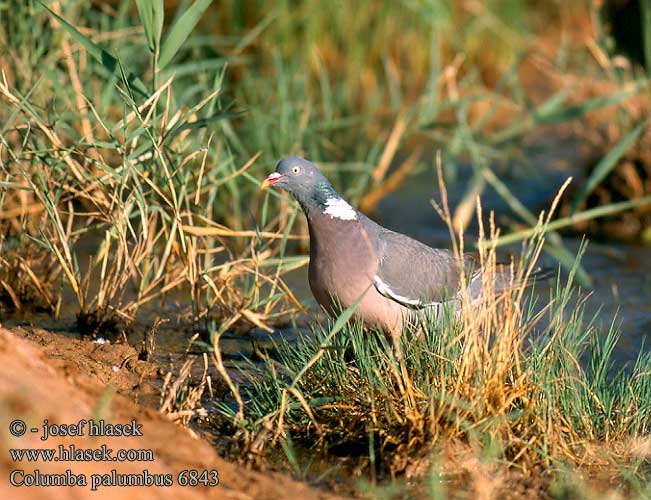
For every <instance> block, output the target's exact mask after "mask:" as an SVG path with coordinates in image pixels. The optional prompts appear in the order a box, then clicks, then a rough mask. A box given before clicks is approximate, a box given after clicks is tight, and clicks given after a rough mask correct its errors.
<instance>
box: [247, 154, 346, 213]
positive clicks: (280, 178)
mask: <svg viewBox="0 0 651 500" xmlns="http://www.w3.org/2000/svg"><path fill="white" fill-rule="evenodd" d="M271 186H278V187H279V188H282V189H284V190H285V191H287V192H288V193H290V194H291V195H292V196H294V198H296V200H298V202H299V203H300V205H301V207H302V208H303V211H304V212H305V213H306V214H307V215H308V216H309V215H310V214H311V213H313V211H314V210H320V211H321V212H322V213H324V214H327V215H329V216H330V217H332V218H335V217H336V218H339V219H343V220H353V219H356V218H357V213H356V211H355V209H354V208H353V207H351V206H350V205H349V204H348V203H347V202H346V201H345V200H344V199H343V198H342V197H341V196H339V194H338V193H337V191H335V189H334V188H333V187H332V184H330V182H329V181H328V179H327V178H326V177H325V175H323V174H322V173H321V172H320V171H319V169H318V168H317V167H316V165H314V164H313V163H311V162H309V161H307V160H305V159H303V158H298V157H288V158H283V159H282V160H280V161H279V162H278V165H276V171H275V172H273V173H272V174H269V175H268V176H267V178H266V179H265V180H263V181H262V184H260V189H267V188H269V187H271Z"/></svg>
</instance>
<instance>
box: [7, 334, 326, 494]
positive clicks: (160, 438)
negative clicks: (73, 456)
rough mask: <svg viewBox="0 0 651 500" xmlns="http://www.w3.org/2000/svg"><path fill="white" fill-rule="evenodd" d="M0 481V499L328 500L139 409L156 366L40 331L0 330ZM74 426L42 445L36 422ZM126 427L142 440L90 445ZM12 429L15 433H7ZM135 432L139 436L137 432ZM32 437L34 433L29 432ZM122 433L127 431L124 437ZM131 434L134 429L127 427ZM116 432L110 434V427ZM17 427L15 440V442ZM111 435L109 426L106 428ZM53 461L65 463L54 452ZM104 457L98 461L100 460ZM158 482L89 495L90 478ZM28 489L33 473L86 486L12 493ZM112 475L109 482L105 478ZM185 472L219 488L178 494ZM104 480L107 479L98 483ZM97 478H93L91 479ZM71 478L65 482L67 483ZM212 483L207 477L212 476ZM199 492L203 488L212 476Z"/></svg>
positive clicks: (150, 390) (124, 350)
mask: <svg viewBox="0 0 651 500" xmlns="http://www.w3.org/2000/svg"><path fill="white" fill-rule="evenodd" d="M0 364H1V365H2V366H3V369H2V371H0V404H1V405H2V412H1V413H0V429H1V431H0V448H1V450H0V468H1V469H2V477H3V480H2V482H0V497H1V498H55V497H56V498H91V497H92V498H109V497H110V498H133V497H134V496H135V495H138V497H140V498H233V499H235V498H237V499H245V498H269V499H272V498H285V497H288V498H315V499H316V498H322V499H326V498H335V497H334V496H333V495H330V494H328V493H326V492H323V491H321V490H317V489H314V488H311V487H309V486H307V485H304V484H301V483H298V482H296V481H294V480H292V479H290V478H288V477H286V476H284V475H282V474H278V473H275V472H267V473H264V474H262V473H258V472H254V471H251V470H247V469H246V468H245V467H243V466H239V465H236V464H233V463H229V462H227V461H226V460H224V459H222V458H220V457H219V456H217V454H216V452H215V451H214V449H213V448H212V447H211V446H210V445H209V444H207V443H206V442H204V441H203V440H201V439H197V438H196V437H195V436H193V435H192V434H191V433H190V431H188V430H186V429H184V428H182V427H180V426H178V425H176V424H174V423H172V422H171V421H169V420H168V419H167V418H166V417H165V416H163V415H161V414H160V413H159V412H158V411H156V410H154V409H151V408H147V407H144V406H142V405H137V404H135V403H134V402H133V401H134V400H138V399H139V400H140V401H143V400H149V401H150V402H151V401H154V400H155V395H156V389H155V388H154V387H153V386H152V381H153V379H154V378H155V376H156V373H157V367H156V366H155V365H153V364H151V363H147V362H143V361H139V360H138V359H137V352H136V351H135V350H134V349H133V348H132V347H129V346H127V345H119V344H118V345H109V344H93V343H90V342H82V341H76V340H74V339H70V338H67V337H63V336H59V335H56V334H52V333H50V332H46V331H44V330H39V329H22V328H17V329H14V330H12V331H10V330H7V329H0ZM45 419H47V420H48V424H57V425H60V424H72V423H75V424H77V423H78V422H80V421H84V422H85V424H84V425H83V427H82V434H83V435H81V436H74V437H73V436H68V437H53V436H49V437H48V439H47V440H42V439H41V437H43V422H44V420H45ZM91 419H94V420H95V421H96V422H100V421H104V422H105V423H106V424H107V425H108V424H130V423H132V421H133V420H135V422H136V429H137V432H136V434H138V431H139V432H141V433H142V436H139V435H133V436H119V437H118V436H108V435H104V436H101V437H98V436H89V435H88V434H89V429H90V423H89V421H90V420H91ZM15 420H21V421H24V422H25V426H26V431H25V434H24V435H22V436H13V435H12V434H11V433H10V431H9V429H10V423H11V422H12V421H15ZM14 425H15V424H14ZM140 425H141V426H142V427H137V426H140ZM32 427H33V428H35V429H38V431H37V432H31V429H32ZM128 427H129V426H125V429H126V428H128ZM132 428H133V427H132ZM115 429H117V428H115ZM19 430H20V426H19V427H18V428H14V433H15V434H20V432H18V431H19ZM73 432H74V431H71V432H70V433H71V434H72V433H73ZM104 433H105V434H108V427H106V428H105V429H104ZM60 445H61V446H63V447H64V448H63V449H65V450H68V451H70V450H72V448H70V446H71V445H72V446H74V449H76V450H82V449H83V450H91V449H102V446H103V445H104V446H105V448H108V449H110V450H113V452H114V453H113V454H112V455H111V457H112V458H115V457H117V455H116V454H117V453H118V450H151V452H150V454H151V455H153V457H152V458H153V460H152V461H128V460H126V461H117V460H115V461H86V460H84V461H56V460H53V461H47V460H44V459H43V457H42V456H41V458H40V459H39V460H36V461H33V462H30V461H28V460H27V459H26V458H23V459H22V460H12V456H11V455H10V452H9V450H10V449H14V450H16V449H56V450H57V451H58V450H59V446H60ZM56 456H57V457H60V456H63V455H61V454H60V453H58V454H57V455H56ZM106 457H107V456H106V455H103V456H102V458H106ZM145 469H147V471H148V473H149V475H151V476H153V475H154V474H160V475H163V476H167V477H169V478H171V482H172V483H173V484H172V485H171V486H162V487H154V486H152V487H142V486H141V487H110V486H99V487H98V488H97V491H91V480H92V478H93V477H95V478H96V480H97V478H101V481H104V482H106V481H109V482H110V481H116V480H118V477H119V476H120V475H121V477H122V479H124V478H125V477H126V476H125V475H127V474H132V475H136V476H142V475H143V471H144V470H145ZM13 470H23V471H24V474H23V473H15V474H14V476H13V478H14V481H15V482H29V481H30V479H26V478H28V477H30V478H34V477H35V476H34V471H35V470H39V471H40V474H41V479H40V480H42V481H43V480H46V479H43V478H44V477H45V475H48V474H60V473H63V474H65V473H66V470H70V471H71V473H72V474H74V475H75V476H76V477H77V478H78V477H79V476H84V477H85V478H86V481H87V483H88V485H87V486H76V487H56V486H55V487H36V486H32V487H26V486H22V487H17V486H12V485H11V484H10V481H9V478H10V474H11V471H13ZM113 470H115V471H116V472H115V473H113V474H112V471H113ZM184 470H197V471H200V472H201V471H203V470H206V471H213V470H214V471H217V473H218V478H219V484H218V485H216V486H203V485H201V484H198V485H197V486H195V487H190V486H186V487H182V486H180V485H179V484H178V483H179V473H181V472H182V471H184ZM105 474H108V476H105ZM93 475H96V476H93ZM69 476H70V474H68V477H69ZM211 477H212V476H211ZM205 482H206V483H209V482H210V477H209V480H208V481H205Z"/></svg>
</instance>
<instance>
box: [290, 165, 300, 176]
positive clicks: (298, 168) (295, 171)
mask: <svg viewBox="0 0 651 500" xmlns="http://www.w3.org/2000/svg"><path fill="white" fill-rule="evenodd" d="M300 171H301V167H299V166H298V165H294V166H293V167H292V172H294V173H295V174H298V173H299V172H300Z"/></svg>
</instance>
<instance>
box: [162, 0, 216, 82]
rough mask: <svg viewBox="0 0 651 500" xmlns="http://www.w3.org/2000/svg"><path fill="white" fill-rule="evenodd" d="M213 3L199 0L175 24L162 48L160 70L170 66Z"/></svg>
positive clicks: (209, 0)
mask: <svg viewBox="0 0 651 500" xmlns="http://www.w3.org/2000/svg"><path fill="white" fill-rule="evenodd" d="M211 3H212V0H197V1H196V2H194V3H193V4H192V6H191V7H190V8H189V9H188V10H186V11H185V12H184V13H183V15H182V16H181V17H180V18H179V20H178V21H177V22H176V23H174V26H172V28H171V29H170V32H169V33H168V35H167V38H166V39H165V42H164V43H163V46H162V47H161V51H160V58H159V60H158V67H159V69H163V68H164V67H165V66H167V65H168V64H169V62H170V61H171V60H172V58H173V57H174V56H175V55H176V53H177V52H178V51H179V49H180V48H181V45H183V42H185V40H186V39H187V38H188V36H189V35H190V33H191V32H192V30H193V29H194V27H195V26H196V25H197V23H198V22H199V19H201V15H202V14H203V12H204V11H205V10H206V9H207V8H208V6H209V5H210V4H211Z"/></svg>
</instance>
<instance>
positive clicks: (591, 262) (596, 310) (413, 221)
mask: <svg viewBox="0 0 651 500" xmlns="http://www.w3.org/2000/svg"><path fill="white" fill-rule="evenodd" d="M536 151H538V152H539V153H537V155H536V154H535V153H532V154H531V155H529V157H528V158H529V164H527V165H522V166H515V167H514V166H513V165H512V166H511V167H510V169H509V172H511V173H510V174H509V175H501V176H500V178H501V180H502V181H503V182H504V183H505V184H506V185H507V186H508V187H509V189H510V190H511V191H512V192H513V193H516V194H517V196H518V198H519V199H520V201H521V202H522V203H523V204H524V205H525V206H526V207H527V208H528V209H529V210H530V211H531V212H533V213H536V214H537V213H538V212H539V211H540V210H543V209H545V210H546V209H548V208H549V205H550V203H551V200H552V199H553V198H554V195H555V194H556V192H557V190H558V188H559V187H560V186H561V185H562V183H563V182H564V180H565V179H566V178H567V176H568V175H572V174H575V175H576V172H573V171H572V165H574V164H578V162H575V161H574V160H575V159H576V158H575V157H576V155H577V153H576V151H575V149H573V147H572V146H571V144H570V145H569V146H568V145H564V146H563V147H559V148H556V149H553V148H537V149H536ZM536 165H543V166H544V168H537V167H536ZM472 172H473V170H472V168H471V167H469V166H463V165H462V166H460V167H457V168H455V171H454V173H455V175H454V176H452V177H450V176H448V192H449V199H450V206H451V207H452V208H454V207H455V206H456V205H457V203H458V202H459V200H460V199H461V197H462V195H463V189H464V187H465V184H466V182H465V180H466V179H469V178H470V176H471V175H472ZM432 199H436V200H438V199H439V192H438V187H437V181H436V172H435V167H434V162H433V161H432V164H431V165H430V166H428V167H426V168H424V169H422V170H421V172H419V173H417V174H416V175H414V176H412V177H410V178H409V179H408V180H407V182H406V184H405V185H403V186H401V187H400V188H399V189H398V190H397V191H395V192H394V193H391V194H390V195H388V196H387V197H386V198H384V199H383V200H382V201H381V203H380V204H379V205H378V207H377V210H376V212H375V213H374V214H369V215H370V216H371V217H372V218H374V219H375V220H376V221H378V222H379V223H381V224H383V225H385V226H387V227H389V228H390V229H393V230H395V231H399V232H402V233H405V234H408V235H410V236H412V237H414V238H416V239H418V240H420V241H422V242H424V243H426V244H428V245H431V246H435V247H449V246H450V236H449V232H448V229H447V227H446V226H445V224H444V223H443V221H442V220H441V219H440V218H439V216H438V215H437V213H436V211H435V210H434V209H433V208H432V205H431V200H432ZM481 199H482V207H483V211H484V217H485V218H487V217H488V213H489V212H490V211H494V213H495V220H496V222H497V224H498V226H500V225H501V226H502V227H503V232H506V230H507V228H508V225H509V224H512V223H513V221H514V220H515V218H514V217H512V216H510V210H509V207H508V205H507V204H506V203H505V202H504V201H503V200H502V199H501V198H500V197H499V195H497V193H495V192H493V191H492V190H491V189H490V188H487V189H486V190H485V192H484V193H483V194H482V198H481ZM476 234H477V227H476V224H475V225H473V224H471V226H470V227H469V229H468V230H467V232H466V248H468V249H470V247H471V245H472V241H473V238H472V235H476ZM564 241H565V243H566V245H567V247H568V249H569V250H570V251H571V252H577V251H578V249H579V247H580V244H581V242H580V240H577V239H572V238H564ZM87 246H88V245H87ZM92 250H93V245H89V246H88V253H89V255H90V254H91V251H92ZM511 250H513V252H514V253H517V252H518V251H519V245H514V246H513V247H512V248H511ZM85 260H87V259H81V261H82V262H83V261H85ZM541 261H542V262H541V264H542V265H544V266H553V267H557V263H556V262H555V261H554V259H553V258H551V257H550V256H548V255H544V254H543V256H542V257H541ZM582 265H583V266H584V268H585V270H586V271H587V272H588V274H589V275H590V276H591V278H592V279H593V285H594V286H593V289H592V290H584V291H582V294H583V295H587V294H589V295H590V296H589V298H588V299H587V301H586V312H587V313H588V315H590V316H592V315H594V314H598V320H597V322H598V323H600V324H601V325H602V326H603V329H604V331H607V329H608V326H609V324H610V323H611V321H613V318H615V321H616V324H617V325H618V326H619V329H620V331H621V338H620V340H619V342H618V346H617V348H616V350H615V359H616V360H618V361H619V362H621V363H623V362H625V361H628V360H631V359H634V358H635V357H636V356H637V354H638V352H639V350H640V347H641V346H642V344H643V342H644V340H645V339H646V337H647V336H648V335H649V334H650V333H651V247H643V246H634V245H627V244H622V243H603V242H591V243H589V245H588V247H587V251H586V253H585V255H584V257H583V260H582ZM561 276H564V274H563V273H562V274H561ZM285 280H286V282H287V283H288V284H289V286H290V287H291V289H292V290H293V292H294V294H295V295H296V296H297V297H298V298H299V300H301V301H302V302H303V304H304V305H306V306H307V307H308V308H309V309H311V310H312V311H316V310H318V306H317V304H316V302H315V301H314V299H313V297H312V295H311V292H310V290H309V287H308V284H307V269H306V268H302V269H298V270H295V271H292V272H291V273H290V274H288V275H285ZM538 293H539V294H540V299H541V300H542V301H544V299H545V297H546V295H547V293H548V290H545V289H544V287H538ZM69 299H70V300H68V305H67V306H66V305H65V303H66V301H64V307H63V308H62V314H61V318H60V319H54V318H52V317H50V316H48V315H47V314H34V313H31V312H30V313H26V314H22V315H20V314H13V315H10V316H8V317H5V318H3V323H4V324H5V325H6V326H9V327H11V326H19V325H24V324H30V325H33V326H38V327H42V328H45V329H48V330H50V331H55V332H60V333H62V334H66V335H72V336H75V335H79V333H78V332H77V329H76V323H75V314H76V312H77V309H76V304H75V303H74V301H73V300H72V296H71V297H69ZM189 306H190V304H189V297H185V296H184V295H183V294H182V293H179V292H176V293H175V294H174V296H169V297H168V298H167V300H166V302H165V303H163V304H157V305H152V306H151V307H147V308H144V309H143V317H142V318H141V322H140V325H141V326H138V325H136V326H135V327H134V328H133V333H132V334H130V335H129V339H128V340H129V342H130V343H131V344H132V345H135V344H137V343H139V342H141V341H142V337H143V333H144V331H145V329H146V328H147V326H145V325H147V324H151V323H153V321H154V320H155V319H156V318H157V317H161V318H169V319H171V321H170V322H169V323H167V324H165V325H164V326H163V327H161V329H160V331H159V334H158V338H157V344H158V357H159V359H165V360H168V358H170V356H171V357H174V356H172V354H173V353H174V354H176V355H180V354H182V353H184V352H185V351H186V350H187V348H188V342H189V340H190V338H191V337H192V334H193V332H192V331H191V330H190V329H189V328H188V326H187V324H185V325H184V324H183V322H181V321H179V320H178V319H177V318H181V317H182V316H183V314H184V311H185V312H187V310H188V309H189ZM307 331H308V330H307V329H306V328H298V329H294V330H292V329H290V328H287V329H284V330H283V331H282V332H280V335H278V334H273V335H270V334H268V333H266V332H264V331H260V330H252V331H251V332H249V333H246V334H235V333H233V334H225V335H224V336H223V338H222V342H221V347H222V350H223V354H224V357H225V359H226V360H227V361H228V363H229V364H232V365H234V364H237V363H238V360H241V359H242V357H243V356H250V355H251V354H252V353H253V352H254V349H255V348H257V347H260V348H263V349H264V348H267V349H268V348H273V347H274V343H276V342H278V341H280V340H281V338H282V341H288V342H293V341H295V340H296V339H297V338H299V337H300V336H301V335H304V334H306V332H307ZM308 334H309V333H308Z"/></svg>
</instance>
